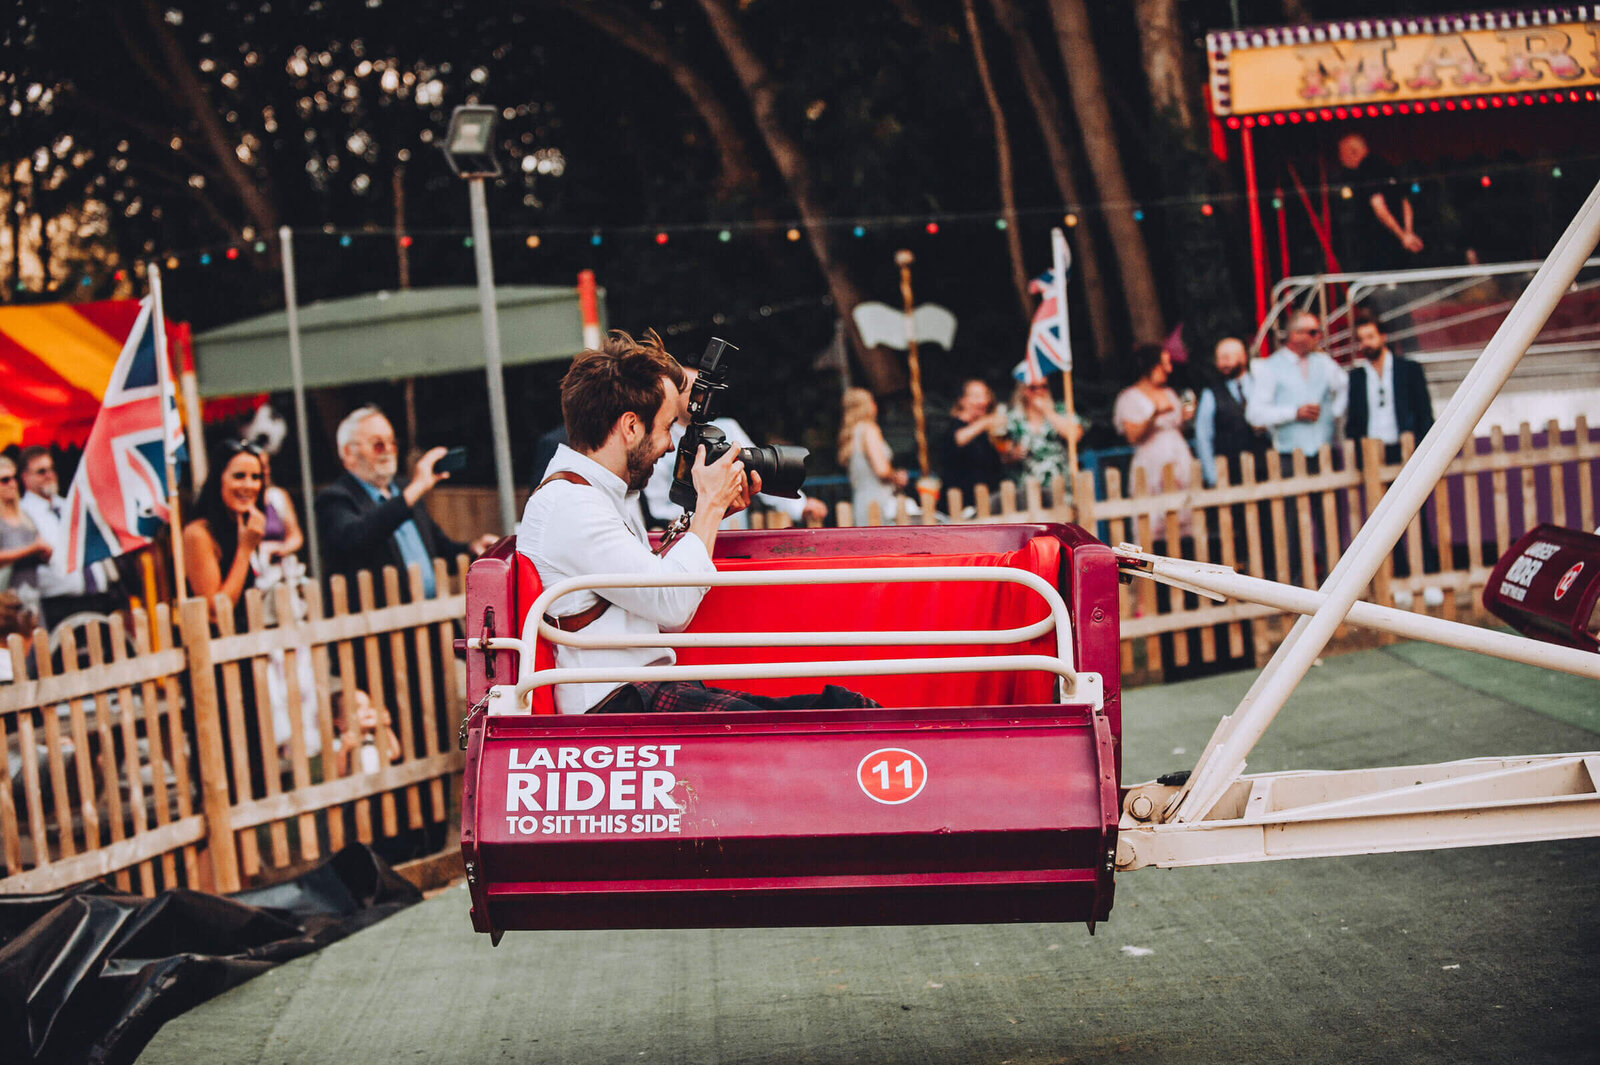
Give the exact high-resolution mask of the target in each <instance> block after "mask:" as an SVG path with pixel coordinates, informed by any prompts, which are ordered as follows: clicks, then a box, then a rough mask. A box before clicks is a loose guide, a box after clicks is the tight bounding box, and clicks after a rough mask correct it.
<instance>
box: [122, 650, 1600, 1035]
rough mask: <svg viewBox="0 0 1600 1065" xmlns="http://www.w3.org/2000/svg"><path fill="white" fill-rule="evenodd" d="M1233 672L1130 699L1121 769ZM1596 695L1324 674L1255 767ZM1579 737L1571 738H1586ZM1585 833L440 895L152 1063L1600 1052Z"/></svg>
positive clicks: (1180, 737)
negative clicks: (744, 914) (629, 919)
mask: <svg viewBox="0 0 1600 1065" xmlns="http://www.w3.org/2000/svg"><path fill="white" fill-rule="evenodd" d="M1250 676H1251V675H1250V674H1232V675H1227V676H1222V677H1212V678H1208V679H1205V680H1197V681H1190V682H1186V683H1182V684H1171V685H1166V686H1162V687H1150V688H1143V689H1140V690H1136V691H1132V692H1129V693H1128V694H1127V696H1126V699H1125V704H1126V710H1125V713H1126V720H1125V726H1124V729H1125V731H1124V736H1125V745H1126V746H1125V749H1126V751H1127V758H1126V763H1127V764H1126V769H1125V772H1124V779H1125V781H1128V782H1136V781H1139V780H1147V779H1150V778H1151V777H1153V776H1155V775H1157V774H1159V773H1162V772H1166V771H1168V770H1171V769H1177V768H1185V767H1187V766H1188V765H1189V764H1191V763H1192V761H1193V759H1194V756H1195V754H1196V753H1197V752H1198V751H1199V750H1200V748H1201V746H1203V744H1204V742H1205V740H1206V737H1207V736H1208V735H1209V734H1210V731H1211V729H1212V727H1213V726H1214V725H1215V723H1216V721H1217V718H1218V717H1219V716H1220V715H1221V714H1223V713H1225V712H1227V711H1228V710H1230V709H1231V708H1232V707H1233V705H1234V703H1235V702H1236V700H1237V699H1238V697H1239V696H1240V695H1241V694H1242V693H1243V692H1244V690H1245V688H1246V687H1248V684H1249V680H1250ZM1597 709H1600V690H1597V687H1596V685H1595V684H1594V683H1593V682H1591V681H1583V680H1579V679H1577V678H1573V677H1567V676H1562V675H1558V674H1547V673H1540V672H1538V671H1535V670H1528V671H1527V672H1526V673H1523V672H1521V671H1519V667H1510V666H1507V665H1506V664H1505V663H1498V662H1494V661H1492V660H1490V659H1484V658H1478V657H1475V656H1471V655H1467V654H1463V653H1458V652H1451V651H1439V650H1436V649H1434V648H1421V647H1418V646H1413V645H1400V646H1398V647H1394V648H1389V649H1386V650H1379V651H1366V652H1361V653H1357V654H1351V655H1345V656H1342V657H1337V658H1329V659H1327V660H1326V662H1325V664H1324V665H1322V666H1320V667H1318V668H1316V669H1314V670H1313V671H1312V673H1311V675H1310V677H1309V678H1307V680H1306V682H1305V683H1304V684H1303V685H1302V686H1301V688H1300V690H1299V691H1298V692H1297V693H1296V696H1295V698H1294V700H1293V701H1292V702H1291V703H1290V705H1289V707H1288V708H1287V709H1286V710H1285V712H1284V714H1283V715H1282V716H1281V717H1280V719H1279V720H1278V722H1276V723H1275V724H1274V726H1273V727H1272V728H1271V729H1270V730H1269V731H1268V732H1267V735H1266V737H1265V739H1264V740H1263V741H1262V743H1261V745H1260V746H1259V747H1258V748H1257V751H1256V753H1255V756H1254V757H1253V759H1252V763H1251V770H1252V771H1255V772H1262V771H1271V770H1277V769H1291V768H1302V769H1309V768H1323V769H1341V768H1354V767H1360V766H1369V765H1401V764H1407V763H1411V762H1432V761H1443V760H1448V759H1454V758H1466V757H1475V756H1483V755H1495V754H1528V753H1538V752H1547V751H1580V750H1593V749H1595V748H1597V747H1600V742H1597V741H1596V737H1595V735H1594V732H1593V731H1591V730H1594V729H1597V728H1600V715H1597V713H1596V711H1597ZM1584 726H1587V727H1584ZM1597 860H1600V841H1597V840H1583V841H1577V842H1564V843H1544V844H1524V845H1518V846H1511V847H1491V848H1479V849H1472V850H1457V851H1436V852H1431V853H1421V854H1403V855H1389V856H1372V857H1360V858H1343V859H1322V860H1315V859H1313V860H1304V861H1293V862H1274V863H1265V864H1260V865H1246V866H1223V867H1214V868H1209V869H1193V870H1174V871H1166V870H1141V871H1138V872H1134V873H1129V874H1124V875H1123V876H1121V877H1120V878H1119V879H1118V882H1117V903H1116V906H1115V908H1114V910H1113V912H1112V915H1111V919H1110V921H1109V922H1106V923H1104V924H1102V925H1101V926H1100V928H1099V931H1098V934H1097V935H1095V936H1093V937H1091V936H1090V935H1089V934H1088V932H1087V931H1086V930H1085V929H1084V928H1083V927H1082V926H1081V925H1070V926H1069V925H1009V926H996V925H979V926H954V927H937V928H841V929H800V930H785V929H776V930H753V931H688V932H585V933H570V932H565V933H533V932H520V933H511V934H509V935H508V936H507V937H506V938H505V940H504V941H503V942H502V943H501V945H500V946H499V947H498V948H495V949H491V948H490V946H489V941H488V938H487V937H486V936H479V935H475V934H474V933H473V932H472V931H471V928H470V925H469V924H468V921H467V898H466V892H465V891H464V890H460V889H459V888H451V889H449V890H447V891H445V892H444V893H443V894H441V895H439V896H437V897H435V898H433V899H431V900H429V901H428V902H425V903H423V904H421V905H419V906H416V907H413V908H412V909H410V910H408V911H406V912H404V913H401V914H399V915H398V916H396V917H393V918H391V919H390V920H388V921H386V922H384V923H382V924H380V925H378V926H376V927H374V928H371V929H369V930H367V931H365V932H362V933H360V934H358V935H355V936H353V937H351V938H350V939H348V940H345V941H344V942H341V943H337V944H335V945H333V946H331V947H329V948H327V949H326V950H323V951H321V952H320V953H318V954H315V955H312V956H310V957H307V958H303V959H300V960H299V961H295V962H292V963H290V964H288V965H285V966H282V967H280V968H278V969H276V970H273V971H272V972H270V973H268V974H266V975H264V976H262V977H259V978H258V979H256V980H254V981H252V982H251V983H249V984H246V985H244V986H243V987H240V988H237V989H235V990H233V991H231V992H229V993H227V994H225V995H222V996H221V997H219V998H216V999H214V1000H212V1001H211V1002H209V1003H207V1004H205V1005H203V1006H201V1007H199V1008H198V1009H195V1010H193V1011H192V1012H190V1013H188V1014H186V1015H185V1016H183V1017H180V1018H178V1019H177V1020H175V1021H173V1022H171V1023H170V1024H168V1025H167V1026H166V1028H165V1029H164V1030H163V1031H162V1032H161V1033H160V1034H159V1035H158V1036H157V1037H156V1039H155V1040H154V1041H153V1042H152V1044H151V1045H150V1047H149V1048H148V1049H147V1050H146V1052H145V1054H144V1055H143V1056H142V1057H141V1058H140V1061H141V1062H143V1063H147V1065H158V1063H165V1062H173V1063H189V1062H208V1063H213V1062H214V1063H230V1062H274V1063H276V1062H295V1063H299V1062H341V1063H348V1065H360V1063H367V1062H373V1063H384V1065H396V1063H400V1062H409V1061H419V1062H466V1063H474V1065H481V1063H488V1062H499V1061H529V1062H581V1063H585V1065H590V1063H603V1062H685V1063H699V1062H774V1063H777V1062H823V1063H831V1062H841V1063H843V1062H864V1063H897V1062H906V1063H913V1062H914V1063H924V1062H992V1063H1002V1062H1015V1063H1019V1065H1020V1063H1024V1062H1119V1063H1128V1062H1179V1061H1181V1062H1184V1063H1186V1065H1189V1063H1193V1065H1201V1063H1210V1062H1216V1063H1227V1065H1237V1063H1243V1062H1297V1063H1301V1062H1330V1063H1335V1062H1336V1063H1350V1062H1369V1061H1371V1062H1385V1063H1392V1065H1402V1063H1411V1062H1441V1063H1443V1062H1449V1063H1452V1065H1454V1063H1460V1062H1582V1061H1600V1006H1597V1003H1600V875H1597V869H1596V865H1597Z"/></svg>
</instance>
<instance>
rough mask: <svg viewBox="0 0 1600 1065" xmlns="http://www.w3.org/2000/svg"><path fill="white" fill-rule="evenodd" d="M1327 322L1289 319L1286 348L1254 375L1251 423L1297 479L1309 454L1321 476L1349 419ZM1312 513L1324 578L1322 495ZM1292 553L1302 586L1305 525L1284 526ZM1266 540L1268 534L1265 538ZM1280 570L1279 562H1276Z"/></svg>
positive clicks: (1315, 559)
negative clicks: (1326, 347) (1325, 340)
mask: <svg viewBox="0 0 1600 1065" xmlns="http://www.w3.org/2000/svg"><path fill="white" fill-rule="evenodd" d="M1321 342H1322V320H1321V319H1320V318H1318V317H1317V316H1316V315H1314V314H1312V313H1311V312H1310V311H1300V312H1297V313H1296V314H1294V315H1293V316H1291V318H1290V319H1289V335H1288V336H1287V337H1286V338H1285V339H1284V342H1283V347H1281V348H1279V349H1278V350H1277V351H1274V352H1273V353H1272V354H1271V355H1269V356H1268V357H1267V358H1265V359H1262V360H1260V361H1258V362H1257V363H1256V366H1255V369H1254V371H1253V372H1252V374H1251V377H1252V379H1253V380H1252V382H1251V386H1250V396H1249V399H1248V401H1247V402H1246V404H1245V419H1246V420H1247V421H1248V422H1249V423H1250V424H1251V425H1254V426H1256V427H1258V428H1261V429H1267V430H1269V431H1270V432H1271V433H1272V447H1273V450H1274V451H1276V452H1277V453H1278V462H1279V464H1280V465H1279V468H1280V469H1281V471H1282V472H1283V474H1284V476H1292V475H1293V473H1294V453H1295V452H1296V451H1300V452H1303V453H1304V454H1305V461H1306V472H1307V473H1319V472H1321V468H1322V461H1321V459H1320V458H1319V456H1318V452H1319V451H1320V450H1321V449H1322V448H1323V447H1325V446H1328V445H1331V444H1332V443H1333V436H1334V423H1335V421H1336V420H1337V419H1339V418H1341V417H1343V416H1344V411H1345V406H1346V404H1347V402H1348V401H1349V398H1350V381H1349V378H1348V377H1346V375H1345V372H1344V371H1343V370H1342V369H1340V368H1339V364H1338V363H1336V362H1334V361H1333V359H1332V358H1331V357H1330V356H1328V355H1327V354H1325V353H1323V352H1322V351H1319V350H1318V345H1319V344H1320V343H1321ZM1306 499H1307V503H1308V505H1309V507H1310V509H1311V524H1312V529H1313V533H1314V545H1313V546H1312V550H1311V562H1312V566H1313V569H1314V570H1316V571H1318V572H1321V571H1322V570H1323V569H1324V567H1323V565H1322V560H1324V559H1326V557H1327V555H1326V551H1325V549H1324V548H1325V545H1326V543H1327V534H1328V530H1327V529H1325V528H1324V517H1323V512H1322V493H1320V492H1312V493H1309V494H1308V495H1307V497H1306ZM1284 524H1285V525H1286V526H1287V528H1286V529H1285V530H1284V533H1285V539H1286V540H1287V542H1288V548H1289V558H1288V564H1289V573H1288V576H1289V579H1290V580H1291V581H1292V582H1294V583H1297V584H1298V583H1299V582H1300V581H1301V580H1302V578H1307V579H1310V578H1312V577H1314V574H1312V573H1306V572H1305V571H1306V565H1305V555H1304V554H1303V553H1302V550H1301V541H1300V523H1299V522H1298V521H1295V520H1293V519H1292V518H1291V519H1290V520H1288V521H1286V522H1285V523H1284ZM1263 535H1265V533H1264V532H1263ZM1273 559H1274V564H1275V565H1276V564H1277V560H1276V556H1275V555H1274V556H1273Z"/></svg>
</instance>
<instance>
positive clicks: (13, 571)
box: [0, 455, 51, 611]
mask: <svg viewBox="0 0 1600 1065" xmlns="http://www.w3.org/2000/svg"><path fill="white" fill-rule="evenodd" d="M50 555H51V549H50V544H49V543H47V542H46V541H45V539H44V538H43V537H42V536H40V535H39V529H38V527H37V526H35V525H34V524H33V519H32V518H30V517H28V515H27V514H26V513H25V512H24V511H23V509H22V484H21V480H20V475H19V474H18V472H17V464H16V463H15V462H12V461H11V459H10V458H8V457H7V456H5V455H0V592H3V591H7V590H10V591H11V592H14V593H15V594H16V595H17V597H18V598H19V599H20V600H21V601H22V603H23V605H24V606H26V607H27V608H28V609H29V610H33V611H37V610H38V608H39V569H40V567H41V566H44V565H47V564H48V563H49V561H50Z"/></svg>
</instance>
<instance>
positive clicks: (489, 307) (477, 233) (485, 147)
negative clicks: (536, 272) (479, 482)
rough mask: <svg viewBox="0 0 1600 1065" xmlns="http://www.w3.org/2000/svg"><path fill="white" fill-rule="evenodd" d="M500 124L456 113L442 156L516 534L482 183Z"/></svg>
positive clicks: (474, 110)
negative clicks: (461, 234)
mask: <svg viewBox="0 0 1600 1065" xmlns="http://www.w3.org/2000/svg"><path fill="white" fill-rule="evenodd" d="M498 118H499V114H498V112H496V111H495V109H494V108H492V107H474V106H463V107H458V108H456V109H455V111H454V112H453V113H452V114H451V116H450V131H449V133H448V134H447V135H446V136H445V143H444V155H445V158H446V159H447V160H448V161H449V163H450V169H451V170H454V171H455V172H456V174H457V175H458V176H460V177H463V178H466V179H467V195H468V200H469V202H470V204H471V211H472V258H473V261H474V262H475V264H476V266H477V272H478V305H479V307H480V308H481V310H482V313H483V354H484V369H485V372H486V374H487V376H488V381H489V430H490V432H491V434H492V435H493V439H494V471H495V480H496V482H497V486H498V488H499V491H500V524H501V529H500V531H501V532H502V533H509V532H510V531H511V530H512V529H514V528H516V524H517V517H516V509H515V503H514V501H513V498H512V494H513V488H512V480H511V428H510V425H509V424H508V422H507V420H506V386H505V378H504V375H503V374H502V373H501V370H500V314H499V308H498V306H497V305H496V303H495V296H494V261H493V259H492V257H491V256H490V253H489V205H488V200H487V198H486V196H485V194H484V191H483V179H484V178H486V177H499V176H500V163H499V161H498V160H496V159H495V157H494V127H495V122H496V120H497V119H498Z"/></svg>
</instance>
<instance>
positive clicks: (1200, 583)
mask: <svg viewBox="0 0 1600 1065" xmlns="http://www.w3.org/2000/svg"><path fill="white" fill-rule="evenodd" d="M1116 554H1117V559H1118V560H1119V561H1122V562H1126V563H1130V564H1131V565H1133V566H1136V567H1137V568H1133V569H1125V570H1123V572H1125V573H1132V574H1133V575H1135V576H1138V577H1144V578H1146V579H1147V580H1152V581H1155V582H1156V583H1158V584H1166V585H1171V586H1172V587H1174V588H1178V589H1181V590H1183V591H1186V592H1194V593H1195V594H1197V595H1203V596H1207V597H1209V598H1214V599H1221V598H1223V597H1226V598H1229V599H1240V600H1243V601H1244V602H1247V603H1260V604H1261V605H1263V606H1270V607H1272V608H1273V609H1275V610H1286V611H1288V612H1290V613H1294V614H1305V615H1308V616H1309V615H1313V614H1315V613H1316V612H1317V610H1318V609H1319V608H1320V607H1321V606H1322V604H1323V603H1324V602H1326V601H1327V596H1325V595H1324V594H1323V593H1322V592H1320V591H1317V590H1315V589H1311V588H1299V587H1296V586H1295V585H1292V584H1280V583H1278V582H1277V581H1267V580H1262V579H1261V578H1259V577H1247V576H1245V575H1244V574H1242V573H1238V572H1235V571H1234V570H1233V569H1231V568H1229V567H1227V566H1218V565H1214V564H1211V563H1205V562H1191V561H1189V560H1188V559H1182V558H1168V557H1166V556H1164V555H1150V554H1146V553H1145V552H1143V551H1140V550H1139V548H1138V546H1137V545H1135V544H1122V545H1120V546H1119V547H1118V548H1117V549H1116ZM1346 620H1348V621H1350V622H1351V623H1352V624H1355V625H1360V626H1362V627H1364V628H1369V629H1377V630H1378V631H1380V632H1389V633H1393V634H1394V635H1396V636H1404V637H1406V638H1407V639H1413V640H1426V641H1428V642H1429V643H1437V644H1441V645H1443V646H1445V647H1455V648H1458V649H1460V650H1463V651H1475V652H1477V653H1479V654H1485V655H1492V656H1493V657H1495V658H1503V659H1505V660H1506V661H1508V662H1521V663H1523V664H1524V665H1530V666H1539V667H1540V668H1543V669H1554V670H1557V671H1559V672H1562V673H1571V674H1573V675H1574V676H1578V677H1590V678H1592V679H1594V680H1600V654H1595V653H1593V652H1591V651H1580V650H1578V649H1577V648H1575V647H1561V646H1559V645H1556V644H1549V643H1543V642H1541V641H1539V640H1531V639H1529V638H1528V637H1526V636H1517V635H1515V634H1513V633H1508V632H1501V631H1500V630H1498V629H1486V628H1482V627H1480V626H1477V625H1464V624H1462V623H1461V622H1459V621H1446V620H1445V619H1444V618H1436V617H1431V616H1429V615H1427V614H1413V613H1412V612H1410V611H1409V610H1396V609H1394V608H1393V607H1386V606H1378V605H1377V604H1375V603H1356V604H1355V605H1354V606H1352V607H1351V608H1350V615H1349V617H1348V618H1347V619H1346Z"/></svg>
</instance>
